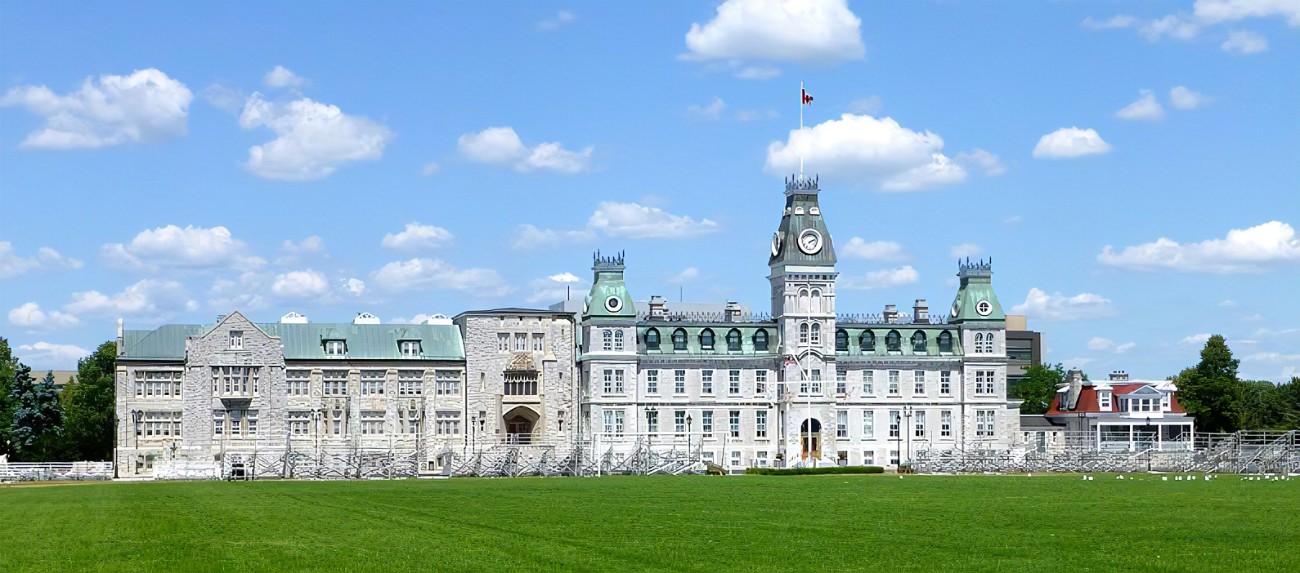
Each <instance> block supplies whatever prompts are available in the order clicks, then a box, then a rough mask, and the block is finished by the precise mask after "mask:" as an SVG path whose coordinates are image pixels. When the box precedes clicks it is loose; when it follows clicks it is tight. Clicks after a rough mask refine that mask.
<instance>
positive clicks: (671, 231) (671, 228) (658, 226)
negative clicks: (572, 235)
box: [587, 201, 719, 239]
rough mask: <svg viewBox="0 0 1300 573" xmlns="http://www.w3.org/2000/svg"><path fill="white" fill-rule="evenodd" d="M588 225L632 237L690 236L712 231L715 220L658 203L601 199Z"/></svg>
mask: <svg viewBox="0 0 1300 573" xmlns="http://www.w3.org/2000/svg"><path fill="white" fill-rule="evenodd" d="M587 229H588V230H592V231H598V232H600V233H602V234H605V235H607V236H610V237H628V238H631V239H651V238H660V239H666V238H690V237H698V236H700V235H706V234H709V233H715V232H717V231H718V230H719V227H718V224H717V223H716V222H714V221H712V220H709V219H700V220H699V221H696V220H695V219H692V218H691V217H689V216H686V215H674V214H672V213H669V212H667V211H664V210H663V209H660V208H658V207H648V206H644V205H640V204H637V203H615V202H611V201H606V202H602V203H601V204H600V205H599V206H598V207H596V212H595V213H592V214H591V218H590V219H588V220H587Z"/></svg>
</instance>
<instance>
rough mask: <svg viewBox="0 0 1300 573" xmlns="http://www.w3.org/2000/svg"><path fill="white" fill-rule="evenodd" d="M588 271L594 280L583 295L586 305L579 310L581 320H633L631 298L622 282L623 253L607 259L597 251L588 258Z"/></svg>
mask: <svg viewBox="0 0 1300 573" xmlns="http://www.w3.org/2000/svg"><path fill="white" fill-rule="evenodd" d="M592 258H593V264H592V266H591V270H592V271H593V272H595V274H596V278H595V280H593V281H592V284H591V291H590V292H588V293H587V299H586V303H585V304H583V308H582V319H583V320H587V319H597V320H598V321H601V322H608V321H611V320H612V321H623V320H626V321H635V320H636V306H635V305H634V304H633V302H632V295H630V294H628V292H627V285H626V284H625V283H624V282H623V269H624V268H626V267H625V265H624V263H623V253H621V252H620V253H619V254H617V255H615V256H611V257H602V256H600V251H596V254H595V255H594V256H593V257H592Z"/></svg>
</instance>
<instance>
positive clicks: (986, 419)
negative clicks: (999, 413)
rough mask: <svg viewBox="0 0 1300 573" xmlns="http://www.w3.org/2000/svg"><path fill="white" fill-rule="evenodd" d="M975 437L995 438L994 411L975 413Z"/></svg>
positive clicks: (978, 411) (977, 411)
mask: <svg viewBox="0 0 1300 573" xmlns="http://www.w3.org/2000/svg"><path fill="white" fill-rule="evenodd" d="M975 436H976V437H980V438H992V437H993V410H976V411H975Z"/></svg>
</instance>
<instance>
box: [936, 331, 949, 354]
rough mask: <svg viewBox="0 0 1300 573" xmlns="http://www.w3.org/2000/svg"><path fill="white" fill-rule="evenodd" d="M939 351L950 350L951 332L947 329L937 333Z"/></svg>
mask: <svg viewBox="0 0 1300 573" xmlns="http://www.w3.org/2000/svg"><path fill="white" fill-rule="evenodd" d="M939 352H952V333H951V332H948V331H947V330H945V331H943V332H940V333H939Z"/></svg>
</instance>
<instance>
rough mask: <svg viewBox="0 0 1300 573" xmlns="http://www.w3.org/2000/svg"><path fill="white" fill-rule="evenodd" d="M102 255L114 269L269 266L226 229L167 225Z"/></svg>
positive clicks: (111, 247)
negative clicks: (249, 252) (249, 251)
mask: <svg viewBox="0 0 1300 573" xmlns="http://www.w3.org/2000/svg"><path fill="white" fill-rule="evenodd" d="M101 255H102V256H103V257H104V259H105V261H106V262H108V263H109V264H110V265H112V266H117V267H123V268H132V269H150V270H156V269H160V268H189V269H208V268H233V269H237V270H248V269H256V268H259V267H261V266H263V265H265V264H266V261H265V260H264V259H262V258H260V257H257V256H253V255H250V254H248V246H247V245H245V244H244V242H243V241H240V240H237V239H235V238H234V237H233V236H232V235H231V233H230V230H229V229H227V228H225V227H212V228H205V227H194V226H186V227H185V228H183V229H182V228H180V227H177V226H176V225H167V226H165V227H158V228H156V229H145V230H144V231H141V232H140V234H138V235H136V236H135V238H134V239H132V240H131V242H130V243H129V244H125V245H124V244H122V243H110V244H107V245H104V246H103V248H102V249H101Z"/></svg>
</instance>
